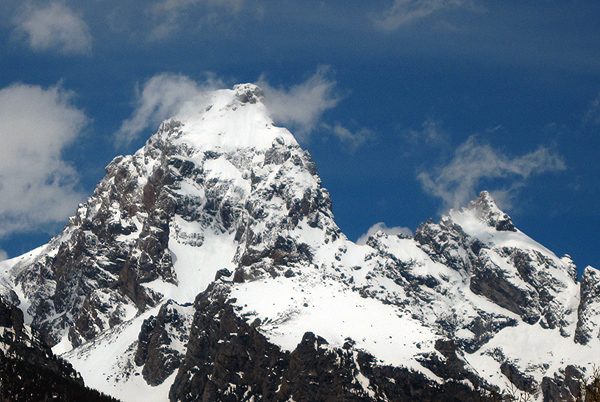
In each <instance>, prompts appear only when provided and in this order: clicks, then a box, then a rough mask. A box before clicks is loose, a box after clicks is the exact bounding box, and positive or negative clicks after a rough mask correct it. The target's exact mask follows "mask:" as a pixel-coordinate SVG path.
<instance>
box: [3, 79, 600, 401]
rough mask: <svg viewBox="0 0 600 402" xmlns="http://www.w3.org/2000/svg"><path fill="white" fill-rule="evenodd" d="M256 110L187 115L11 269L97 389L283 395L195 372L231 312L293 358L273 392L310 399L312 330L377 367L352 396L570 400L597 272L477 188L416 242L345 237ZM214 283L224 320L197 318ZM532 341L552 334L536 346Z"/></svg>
mask: <svg viewBox="0 0 600 402" xmlns="http://www.w3.org/2000/svg"><path fill="white" fill-rule="evenodd" d="M262 97H263V95H262V92H261V91H260V89H259V88H258V87H255V86H252V85H248V84H246V85H240V86H236V87H235V88H234V89H233V90H222V91H216V92H214V93H211V94H209V95H207V96H206V97H205V98H202V99H197V100H195V103H193V104H190V105H186V107H184V108H183V109H182V112H181V113H180V114H179V115H178V116H175V118H174V119H171V120H168V121H166V122H165V123H163V124H162V125H161V127H160V129H159V131H158V133H157V134H155V135H154V136H152V137H151V138H150V139H149V140H148V142H147V144H146V146H145V147H144V148H142V149H141V150H140V151H138V152H137V153H136V154H135V155H132V156H126V157H118V158H116V159H115V160H113V162H111V164H109V166H108V167H107V168H106V172H107V175H106V177H105V178H104V179H103V180H102V182H101V183H100V184H99V185H98V187H97V188H96V190H95V192H94V195H93V196H92V197H91V198H90V199H89V200H88V201H87V202H86V203H84V204H82V205H81V206H80V207H79V209H78V211H77V214H76V215H75V217H73V218H72V219H71V220H70V221H69V224H68V225H67V227H66V228H65V230H64V231H63V233H62V234H61V235H59V236H57V237H56V238H55V239H53V240H52V241H51V242H50V243H49V244H48V245H46V246H44V247H42V248H40V249H38V250H36V251H34V252H32V253H28V254H26V255H24V256H22V257H19V258H17V259H14V260H12V261H9V262H6V263H4V264H3V266H4V267H5V269H6V270H9V271H10V273H9V275H8V276H7V281H8V282H9V285H8V289H13V290H14V291H15V292H16V294H17V295H18V299H20V302H21V303H23V304H22V306H25V307H24V309H25V310H26V311H25V313H26V314H25V316H26V317H25V318H26V320H28V321H29V322H30V323H31V325H32V326H33V327H34V328H36V330H37V331H39V332H40V334H41V336H42V337H43V339H44V340H45V341H46V342H47V343H49V344H50V345H55V348H54V349H55V350H56V351H57V352H67V351H69V350H70V351H69V352H68V353H67V354H65V355H64V356H65V357H67V358H68V359H69V360H70V361H71V362H72V363H73V364H74V365H75V367H76V368H77V369H78V370H80V371H81V372H82V374H83V376H84V378H86V381H88V383H90V381H91V385H93V386H96V387H102V389H103V390H104V391H105V392H108V393H111V394H112V395H115V396H118V397H121V398H123V399H131V400H134V399H135V398H136V397H137V392H138V391H137V390H138V389H139V387H147V389H148V390H152V391H151V394H149V395H151V396H149V400H166V399H167V397H168V395H169V389H171V391H170V396H171V399H172V400H186V399H185V398H187V396H186V395H188V394H189V393H191V394H196V395H201V394H204V393H207V394H206V395H209V396H210V395H212V396H214V395H213V393H212V392H213V391H211V389H219V390H220V391H219V392H221V394H219V395H220V397H219V398H225V397H224V395H225V394H224V393H225V392H226V390H227V389H228V388H227V387H229V385H228V384H231V385H232V387H233V385H235V387H233V388H231V387H230V388H231V390H230V391H228V392H230V395H237V397H239V396H240V395H241V394H239V393H238V391H236V390H235V389H237V388H236V387H240V390H241V389H245V391H244V392H246V391H248V393H245V395H246V396H247V397H248V398H250V397H251V396H252V395H255V396H256V397H258V396H259V395H266V394H264V392H267V391H268V392H274V391H273V390H270V391H269V390H267V389H263V390H261V391H260V392H259V390H258V389H257V388H256V387H257V386H258V385H259V384H263V383H264V381H265V380H264V379H260V376H262V375H263V374H256V375H257V376H258V377H256V378H255V379H254V380H252V381H254V382H253V383H252V384H253V385H252V386H251V387H250V385H251V382H252V381H250V380H248V381H250V382H245V380H244V381H241V380H240V381H241V382H240V381H238V380H237V379H236V380H235V381H233V379H232V377H231V376H230V375H229V374H227V373H228V372H229V369H227V371H225V372H215V371H214V370H213V371H210V370H209V371H206V372H204V373H205V374H202V375H200V376H199V377H198V375H196V376H195V377H194V376H192V375H191V373H192V372H193V370H195V369H192V366H193V364H192V365H190V361H194V359H195V358H199V357H198V356H197V353H195V352H194V348H195V347H200V346H193V345H194V343H195V342H201V340H202V339H205V341H206V342H209V343H210V344H219V342H220V341H229V338H227V337H225V338H223V336H224V335H223V333H222V332H223V331H221V332H219V331H212V335H210V334H208V335H207V334H206V331H209V328H211V326H214V325H215V322H218V320H217V321H215V318H214V316H213V318H211V319H210V320H209V321H206V322H204V323H203V321H202V317H203V316H206V314H207V311H209V310H210V311H212V310H211V309H215V308H217V310H219V309H221V310H219V311H222V309H223V308H225V307H224V306H229V307H227V309H229V308H230V309H231V310H227V311H231V314H233V315H234V316H235V319H234V318H231V319H232V320H234V321H235V322H236V324H235V326H234V327H235V328H237V329H236V331H237V332H239V331H240V328H243V331H249V333H252V334H254V335H252V337H253V339H255V340H256V339H258V338H257V337H263V338H261V339H262V340H260V342H259V344H260V345H263V347H265V348H267V349H268V350H271V351H272V354H273V356H280V358H281V359H283V360H281V361H282V362H284V361H285V362H287V363H281V367H279V366H277V364H279V363H277V361H278V360H277V359H279V357H278V358H275V357H274V359H275V360H273V361H272V362H271V363H272V364H275V365H276V366H277V367H279V368H277V370H279V371H277V372H278V374H277V378H278V380H277V381H279V382H277V381H276V383H278V384H280V385H281V386H282V387H283V388H285V389H286V391H285V392H283V393H280V394H278V395H280V396H281V397H282V398H283V397H284V396H285V397H293V398H296V399H297V398H300V397H301V395H305V394H303V393H302V392H304V391H303V389H304V388H303V387H305V386H306V384H305V385H301V384H302V382H301V381H300V382H296V383H294V382H293V381H292V382H289V381H291V379H292V378H294V377H296V374H294V373H298V376H300V378H302V375H304V374H302V375H301V373H303V371H302V370H304V369H303V368H298V367H297V368H296V369H293V367H292V366H293V364H292V362H293V359H292V360H290V359H291V357H290V356H293V354H294V353H295V352H294V351H295V350H297V348H298V347H300V348H301V346H298V345H303V344H306V342H307V341H306V339H313V338H310V336H309V335H306V334H307V333H309V332H310V333H313V334H314V335H313V337H315V338H314V339H323V340H326V342H327V344H326V345H327V346H326V347H325V346H323V347H324V348H325V349H326V350H327V351H329V352H327V353H329V354H327V353H326V354H325V355H327V356H334V355H337V356H346V358H347V356H358V355H360V356H371V357H370V358H369V359H371V360H370V361H371V363H373V364H372V365H369V368H368V370H366V371H365V370H364V368H365V367H367V366H364V367H363V366H361V367H363V368H362V369H358V366H354V369H352V370H354V371H352V370H350V371H351V372H352V373H354V374H353V375H354V377H352V376H348V375H346V374H343V371H339V372H338V373H337V375H338V376H339V379H340V381H341V382H340V384H341V385H340V387H341V388H340V389H345V390H346V391H347V392H350V393H352V392H354V391H351V390H352V389H354V390H355V391H356V392H358V393H356V392H355V394H356V395H361V398H371V399H373V400H377V399H376V396H377V395H379V394H378V392H380V393H381V395H386V397H387V398H391V396H390V395H391V394H390V392H392V391H393V389H394V387H393V386H390V385H389V384H388V385H383V382H382V381H383V378H388V379H390V378H391V379H393V378H396V377H394V375H395V374H392V373H393V372H394V370H396V369H393V368H392V367H398V366H401V367H403V369H402V370H406V371H403V373H413V374H411V375H405V374H402V375H404V377H403V378H404V380H402V381H408V383H409V384H413V385H415V384H421V385H420V386H426V388H427V389H429V390H428V391H423V392H425V394H427V393H428V392H430V394H427V395H431V397H432V398H433V395H437V394H435V392H434V390H435V389H436V387H438V385H435V384H445V385H443V386H442V385H439V386H442V388H443V387H455V388H456V389H459V388H460V389H463V388H464V387H463V388H461V387H462V386H459V384H463V385H464V384H468V386H469V387H471V388H472V389H474V390H476V391H477V392H480V393H486V392H501V391H502V390H503V389H505V387H506V383H507V381H509V380H510V381H512V382H513V383H514V384H515V385H516V386H517V387H518V388H520V389H522V390H525V391H530V392H537V395H538V398H542V397H544V398H545V399H546V400H559V399H560V398H564V397H565V395H567V396H568V395H570V394H571V393H572V389H571V388H572V387H570V385H569V384H571V385H572V379H573V378H576V377H577V376H581V375H583V373H584V371H585V370H586V369H588V373H589V368H590V363H591V362H590V361H589V358H588V356H589V355H590V353H591V351H597V350H599V349H600V344H599V342H600V341H599V339H598V330H599V328H598V325H596V324H595V323H597V322H598V318H599V316H600V313H599V309H598V303H599V302H598V300H599V297H598V294H600V292H599V291H598V289H600V276H598V275H597V271H595V270H593V269H586V271H585V274H584V277H583V280H582V282H581V284H579V283H578V282H577V277H576V267H575V265H574V264H573V263H572V261H571V260H570V258H569V257H568V256H565V257H563V258H562V259H561V258H557V257H556V256H555V255H554V254H553V253H552V252H550V251H549V250H547V249H545V248H544V247H543V246H541V245H539V244H538V243H536V242H535V241H533V240H531V239H530V238H529V237H527V236H526V235H524V234H523V233H522V232H520V231H519V230H518V229H516V228H515V226H514V224H513V222H512V220H511V219H510V217H509V216H508V215H507V214H505V213H504V212H502V211H501V210H500V209H499V208H498V207H497V206H496V204H495V203H494V201H493V199H492V198H491V196H490V195H489V194H488V193H486V192H483V193H482V194H481V195H480V197H479V198H478V199H477V200H474V201H473V202H471V203H470V204H469V205H468V206H467V207H466V208H464V209H461V210H456V211H450V213H449V214H448V215H446V216H443V217H442V219H441V220H440V221H439V222H438V223H434V222H433V221H429V222H427V223H424V224H422V225H421V226H420V227H419V228H418V230H417V231H416V233H415V236H414V238H407V237H403V236H387V235H385V234H384V233H381V232H380V233H377V234H376V235H374V236H372V237H371V238H370V239H369V240H368V242H367V245H366V246H358V245H356V244H354V243H352V242H350V241H349V240H348V239H347V238H346V237H345V236H344V235H343V234H342V233H341V231H340V230H339V228H338V227H337V225H336V224H335V222H334V220H333V214H332V213H331V201H330V198H329V195H328V193H327V191H326V190H325V189H323V188H322V187H321V182H320V179H319V178H318V176H317V172H316V168H315V166H314V163H313V162H312V161H311V159H310V155H308V153H307V152H305V151H303V150H302V149H301V148H300V147H299V145H298V143H297V142H296V140H295V139H294V138H293V136H292V135H291V134H290V133H289V132H288V131H287V130H285V129H282V128H277V127H275V126H273V124H272V122H271V120H270V119H269V117H268V111H267V110H266V109H265V107H264V105H263V104H262ZM11 282H12V285H10V283H11ZM211 283H216V284H218V286H213V287H212V288H211V289H212V290H211V291H210V300H213V301H215V300H221V301H219V302H218V303H217V305H216V306H217V307H215V305H213V304H210V303H209V304H206V303H200V302H198V301H197V302H196V306H195V308H193V307H192V306H191V304H189V303H191V302H193V301H194V299H195V298H196V296H197V295H199V294H200V295H199V296H198V299H197V300H208V299H207V298H208V297H209V296H208V295H207V294H206V293H204V292H205V290H206V289H207V287H208V286H209V285H210V284H211ZM215 289H217V290H219V292H220V293H219V292H217V293H219V294H220V295H221V296H219V294H216V293H215V292H216V290H215ZM223 298H225V299H223ZM223 300H226V303H225V302H224V301H223ZM14 303H15V304H18V303H19V300H15V301H14ZM27 306H29V307H27ZM199 306H200V307H199ZM202 306H203V307H202ZM218 314H221V313H217V315H218ZM228 314H229V313H228ZM232 317H233V316H232ZM199 320H200V321H199ZM211 320H212V321H211ZM244 322H245V323H246V324H243V323H244ZM250 324H251V325H250ZM232 328H233V327H232ZM248 328H251V329H248ZM221 330H223V328H221ZM203 331H204V332H203ZM243 331H242V332H243ZM209 332H210V331H209ZM203 333H204V335H201V334H203ZM225 335H226V334H225ZM238 335H239V334H238ZM307 336H309V338H306V337H307ZM319 337H321V338H319ZM236 339H237V338H236ZM532 339H537V340H539V339H542V340H544V341H543V342H538V343H536V344H535V353H530V352H529V350H532V347H533V344H531V342H532ZM188 340H189V343H187V342H188ZM202 342H203V341H202ZM310 342H312V340H311V341H310ZM319 342H320V343H319ZM319 342H317V343H318V344H319V345H325V343H324V342H321V341H319ZM528 342H529V343H528ZM249 345H250V344H246V343H242V344H240V345H237V346H236V350H237V351H238V352H239V353H242V354H243V352H241V350H243V348H244V347H246V346H248V347H250V346H249ZM72 348H73V350H71V349H72ZM240 348H241V349H240ZM319 348H321V346H319V347H318V348H316V349H315V351H317V352H318V351H319V350H320V349H319ZM325 349H324V350H325ZM207 350H212V352H210V353H209V355H211V353H213V354H214V353H216V352H215V350H214V348H213V349H210V348H209V349H207ZM557 351H558V352H557ZM238 352H236V353H238ZM207 353H208V352H207ZM319 353H320V352H318V353H317V354H319ZM325 355H323V356H325ZM203 356H204V357H202V356H200V357H201V358H202V359H205V360H204V363H203V364H208V365H214V364H215V359H216V357H215V358H214V359H213V358H208V360H207V357H206V356H205V355H203ZM215 356H216V355H215ZM285 356H288V357H285ZM323 358H324V359H325V360H327V359H328V358H329V357H326V356H325V357H323ZM340 358H341V357H340ZM286 359H287V360H286ZM319 359H320V358H319ZM357 364H358V363H357ZM342 366H344V365H342ZM265 367H269V369H275V366H273V367H272V366H270V365H267V366H265ZM340 367H341V366H340ZM385 367H389V369H385ZM346 369H348V367H346ZM294 370H296V371H294ZM298 370H300V371H298ZM306 370H309V369H308V368H306ZM356 370H358V371H356ZM398 370H399V369H398ZM209 372H210V373H209ZM367 372H368V373H370V374H369V375H367V374H366V373H367ZM375 372H376V373H377V374H373V373H375ZM360 373H362V374H360ZM386 373H387V374H386ZM209 374H210V378H213V379H214V381H212V382H211V381H207V378H209V377H206V376H209ZM230 374H231V373H230ZM359 374H360V375H359ZM231 375H233V374H231ZM244 375H246V374H244ZM244 375H242V376H241V377H244ZM248 375H249V374H248ZM202 376H204V377H202ZM290 376H291V377H290ZM361 376H363V377H361ZM386 376H387V377H386ZM192 377H193V378H196V379H195V380H193V381H192V380H190V378H192ZM309 377H310V376H309ZM286 378H288V379H290V380H289V381H288V380H285V379H286ZM365 378H366V380H365ZM407 378H408V379H407ZM88 379H89V380H88ZM186 379H187V380H186ZM217 379H218V381H220V383H219V384H218V387H217V388H214V387H215V385H214V384H216V383H215V381H217ZM259 380H260V381H259ZM396 380H398V381H400V379H399V378H396ZM396 380H394V381H396ZM174 381H175V382H174ZM228 381H229V382H228ZM256 381H259V382H256ZM285 381H288V382H289V384H292V383H293V384H295V385H289V386H287V385H286V386H284V384H287V383H286V382H285ZM307 381H308V380H307ZM411 381H412V382H414V383H411ZM173 382H174V383H173ZM389 382H391V383H393V381H391V380H390V381H388V383H389ZM172 383H173V384H174V385H173V387H171V384H172ZM184 384H185V385H184ZM211 384H212V385H211ZM351 384H354V385H351ZM424 384H425V385H424ZM150 386H152V387H153V388H150ZM415 386H416V385H415ZM211 387H212V388H211ZM244 387H246V388H244ZM286 387H287V388H286ZM390 387H391V388H390ZM234 388H235V389H234ZM263 388H264V387H263ZM390 389H391V390H392V391H389V390H390ZM399 389H400V388H398V390H399ZM357 390H358V391H357ZM346 391H344V392H346ZM149 392H150V391H149ZM215 392H216V391H215ZM240 392H241V391H240ZM315 392H316V391H315ZM319 392H321V391H319ZM431 392H433V393H431ZM461 392H462V391H461ZM465 392H466V391H465ZM542 393H543V395H542ZM425 394H423V395H425ZM268 395H274V394H272V393H269V394H268ZM311 395H312V396H314V395H313V394H311ZM315 395H316V394H315ZM319 395H321V394H319ZM348 395H349V394H348ZM373 395H375V396H373ZM465 395H467V394H465ZM207 398H208V397H207ZM318 398H321V396H319V397H318ZM322 398H324V399H325V396H322ZM377 398H378V397H377ZM382 398H383V397H382ZM423 398H425V397H423ZM465 398H469V397H467V396H465ZM553 398H554V399H553ZM557 398H558V399H557ZM390 400H392V399H390Z"/></svg>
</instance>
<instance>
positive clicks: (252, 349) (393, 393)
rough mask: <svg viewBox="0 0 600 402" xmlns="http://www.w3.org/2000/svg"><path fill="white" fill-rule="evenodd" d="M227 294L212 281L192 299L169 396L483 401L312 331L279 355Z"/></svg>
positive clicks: (466, 389) (465, 390)
mask: <svg viewBox="0 0 600 402" xmlns="http://www.w3.org/2000/svg"><path fill="white" fill-rule="evenodd" d="M226 293H227V289H224V288H222V287H220V286H211V288H209V289H208V290H207V291H206V292H203V293H201V294H200V295H199V296H198V298H197V300H196V303H195V308H196V315H195V317H194V321H193V324H192V331H191V333H190V340H189V343H188V350H187V354H186V357H185V360H184V364H183V365H182V366H181V368H180V370H179V372H178V375H177V377H176V379H175V382H174V384H173V387H172V388H171V391H170V393H169V398H170V400H171V401H207V402H208V401H232V402H233V401H251V400H265V401H289V400H295V401H365V400H370V401H398V402H400V401H414V400H419V401H455V400H462V401H481V400H487V398H485V397H482V395H480V393H478V392H475V391H473V390H472V389H471V388H469V387H467V386H465V385H464V384H462V383H460V382H448V383H445V384H443V385H441V386H439V385H438V384H436V383H434V382H432V381H430V380H428V379H427V378H426V377H425V376H423V375H421V374H418V373H416V372H412V371H409V370H407V369H400V368H394V367H389V366H378V365H377V364H376V362H375V359H374V358H373V356H371V355H369V354H366V353H364V352H362V351H360V350H356V349H355V348H354V347H353V345H352V342H347V343H346V344H345V345H344V347H342V348H336V347H331V346H330V345H329V344H328V343H327V341H326V340H325V339H324V338H322V337H320V336H316V335H315V334H313V333H312V332H307V333H305V334H304V335H303V337H302V341H301V342H300V343H299V344H298V346H297V347H296V348H295V349H294V350H293V351H292V352H291V353H290V352H284V351H282V350H281V349H280V348H278V347H277V346H275V345H273V344H272V343H270V342H269V341H268V340H267V339H266V338H265V337H264V335H262V334H261V333H260V331H259V330H258V329H257V327H256V326H254V325H249V324H248V323H246V322H245V321H244V320H243V319H242V318H240V317H239V316H238V315H237V314H236V313H235V305H234V304H231V302H230V301H229V300H227V298H226ZM490 400H491V399H490Z"/></svg>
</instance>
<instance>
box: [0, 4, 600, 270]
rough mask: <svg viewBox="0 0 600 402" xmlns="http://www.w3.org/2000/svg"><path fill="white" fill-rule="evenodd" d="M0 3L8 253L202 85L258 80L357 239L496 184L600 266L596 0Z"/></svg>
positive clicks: (42, 237) (550, 234)
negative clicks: (371, 231) (0, 11)
mask: <svg viewBox="0 0 600 402" xmlns="http://www.w3.org/2000/svg"><path fill="white" fill-rule="evenodd" d="M0 6H1V9H2V11H3V12H2V13H0V47H1V54H2V57H1V58H0V152H2V155H1V156H2V158H1V160H0V250H2V251H1V252H0V257H4V258H5V257H6V256H8V257H13V256H16V255H18V254H20V253H22V252H26V251H28V250H29V249H31V248H33V247H36V246H38V245H40V244H43V243H45V242H46V241H47V240H48V238H49V237H50V236H52V235H54V234H56V233H58V232H59V231H60V230H61V228H62V227H63V226H64V224H65V223H66V220H67V218H68V216H70V215H72V214H73V213H74V211H75V208H76V205H77V204H78V203H79V202H81V201H82V200H84V199H85V197H87V196H89V195H91V193H92V192H93V189H94V186H95V185H96V184H97V182H98V181H99V180H100V179H101V178H102V177H103V175H104V166H106V165H107V164H108V162H110V160H111V159H112V158H113V157H115V156H116V155H119V154H128V153H132V152H134V151H135V150H136V149H138V148H139V147H141V146H142V145H143V143H144V141H145V139H146V138H147V137H148V136H149V135H151V134H152V133H153V132H154V131H155V130H156V128H157V125H158V122H159V121H160V119H161V118H165V117H168V115H169V113H172V112H174V111H175V109H176V108H177V105H179V104H180V102H181V101H182V100H183V99H184V98H185V97H186V96H188V95H189V94H190V93H195V92H196V91H201V90H205V89H207V88H216V87H231V86H232V85H234V84H236V83H240V82H257V83H259V84H260V85H261V86H262V87H263V88H264V89H265V91H266V92H267V98H268V99H270V101H271V104H272V106H273V107H274V108H275V109H277V110H275V112H274V118H275V119H276V122H277V123H278V124H281V125H284V126H286V127H288V128H289V129H290V130H291V131H292V132H294V133H295V134H296V136H297V138H298V139H299V140H300V141H301V144H302V146H303V147H304V148H305V149H307V150H309V151H310V152H311V154H312V155H313V158H314V160H315V162H316V164H317V167H318V169H319V174H320V176H321V178H322V180H323V185H324V186H325V187H326V188H327V189H329V191H330V193H331V196H332V199H333V211H334V214H335V215H336V220H337V222H338V224H339V225H340V227H341V228H342V230H343V231H344V232H345V233H346V234H347V235H348V237H349V238H351V239H353V240H356V239H358V238H359V237H360V236H361V235H362V234H364V233H366V232H367V231H368V230H369V228H371V227H372V226H373V225H375V224H377V223H379V225H378V226H377V227H378V228H387V229H389V230H390V231H401V230H403V231H406V229H410V230H412V231H414V230H415V229H416V227H417V225H418V224H419V223H420V222H423V221H426V220H427V219H428V218H429V217H434V218H435V219H437V218H438V217H439V214H440V213H442V212H443V211H444V210H446V209H448V208H451V207H456V206H461V205H465V204H466V203H467V202H468V201H469V200H470V199H472V198H474V197H475V196H476V195H477V193H478V192H479V191H481V190H489V191H490V192H492V194H493V195H494V196H495V198H496V200H497V201H498V203H499V204H500V206H501V208H503V209H504V210H505V211H506V212H508V213H509V214H510V215H511V216H512V217H513V220H514V222H515V224H516V225H517V227H519V228H520V229H521V230H523V231H524V232H525V233H527V234H529V235H530V236H531V237H533V238H534V239H536V240H537V241H539V242H541V243H542V244H544V245H545V246H547V247H548V248H550V249H551V250H553V251H554V252H556V253H557V254H558V255H563V254H565V253H568V254H570V255H571V256H572V257H573V259H574V261H575V263H576V264H577V265H578V266H579V268H580V269H582V268H584V267H585V266H586V265H592V266H595V267H600V257H599V256H598V245H599V244H600V229H599V224H600V207H599V206H598V200H599V199H600V182H599V180H598V179H599V177H600V161H599V158H598V156H599V150H600V25H599V24H598V21H600V3H598V2H597V1H585V0H582V1H569V0H567V1H553V0H546V1H541V2H540V1H535V2H534V1H502V2H497V1H491V0H490V1H486V0H483V1H477V0H472V1H470V0H437V1H435V0H385V1H384V0H373V1H370V2H364V1H355V0H346V1H343V2H342V1H302V0H299V1H286V0H282V1H267V0H150V1H143V2H142V1H128V2H122V1H116V0H95V1H89V2H76V1H70V0H45V1H37V0H30V1H25V2H14V1H10V0H0ZM381 222H382V223H381Z"/></svg>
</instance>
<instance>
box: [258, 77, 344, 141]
mask: <svg viewBox="0 0 600 402" xmlns="http://www.w3.org/2000/svg"><path fill="white" fill-rule="evenodd" d="M329 76H330V70H329V68H328V67H324V66H322V67H320V68H319V69H318V70H317V72H316V73H315V74H314V75H312V76H311V77H310V78H308V79H307V80H306V81H304V82H303V83H301V84H298V85H294V86H292V87H290V88H289V89H285V88H281V87H279V88H274V87H272V86H271V85H270V84H269V83H268V82H267V81H266V79H265V77H264V76H263V77H261V78H260V79H259V81H258V83H257V84H258V85H259V86H260V87H261V88H262V89H263V91H264V93H265V104H266V105H267V107H268V108H269V111H270V112H271V117H272V118H273V120H274V121H275V122H276V123H278V124H282V125H285V126H286V127H289V128H291V129H292V130H294V134H295V135H296V138H298V140H299V141H307V140H308V139H309V137H310V133H311V132H312V131H313V130H314V129H315V127H316V126H317V125H318V124H319V123H320V121H321V119H322V117H323V113H324V112H325V111H326V110H328V109H331V108H334V107H335V106H336V105H337V104H338V103H339V101H340V100H341V97H340V96H339V95H338V94H336V92H335V86H336V82H335V80H333V79H331V78H330V77H329ZM340 128H341V126H340ZM336 135H338V136H339V135H342V136H343V135H344V133H342V132H341V131H340V129H338V134H336Z"/></svg>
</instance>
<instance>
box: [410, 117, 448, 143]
mask: <svg viewBox="0 0 600 402" xmlns="http://www.w3.org/2000/svg"><path fill="white" fill-rule="evenodd" d="M401 135H402V137H404V139H405V140H406V141H407V142H408V143H409V144H411V145H418V146H423V145H425V146H427V147H434V146H435V147H437V146H442V145H446V144H447V143H448V140H449V137H450V136H449V135H448V133H447V132H446V131H445V130H444V129H443V128H442V123H441V122H440V121H438V120H434V119H431V118H428V119H427V120H425V121H424V122H423V124H422V125H421V128H420V129H419V130H416V129H406V130H402V132H401Z"/></svg>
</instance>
